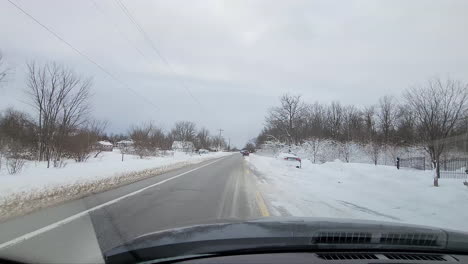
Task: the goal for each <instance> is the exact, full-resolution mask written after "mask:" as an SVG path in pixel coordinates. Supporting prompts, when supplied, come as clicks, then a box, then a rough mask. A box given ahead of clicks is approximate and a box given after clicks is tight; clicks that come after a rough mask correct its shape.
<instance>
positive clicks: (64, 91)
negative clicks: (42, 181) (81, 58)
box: [26, 62, 91, 167]
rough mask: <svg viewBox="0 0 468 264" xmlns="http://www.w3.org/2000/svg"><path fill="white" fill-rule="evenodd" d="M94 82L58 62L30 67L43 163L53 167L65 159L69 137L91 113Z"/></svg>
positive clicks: (33, 101) (29, 93) (31, 98)
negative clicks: (63, 156)
mask: <svg viewBox="0 0 468 264" xmlns="http://www.w3.org/2000/svg"><path fill="white" fill-rule="evenodd" d="M90 87H91V80H90V79H85V78H83V77H80V76H78V75H77V74H75V73H74V72H73V71H71V70H70V69H67V68H65V67H63V66H59V65H57V64H55V63H49V64H44V65H39V66H38V65H36V63H34V62H31V63H29V64H28V89H27V90H26V92H27V94H28V95H29V97H30V100H31V104H32V106H33V107H34V108H35V110H36V115H37V127H38V150H39V152H38V153H39V156H38V159H39V160H46V161H47V167H50V161H51V159H54V163H55V164H58V163H57V161H59V160H60V159H61V155H62V153H63V147H64V145H63V143H64V140H65V139H66V136H67V135H68V134H69V133H70V132H71V131H73V130H74V129H76V128H77V127H78V126H80V125H81V124H82V123H83V122H84V120H85V117H86V114H87V113H88V110H89V107H88V99H89V97H90Z"/></svg>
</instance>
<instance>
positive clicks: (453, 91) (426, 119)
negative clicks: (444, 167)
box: [405, 78, 468, 186]
mask: <svg viewBox="0 0 468 264" xmlns="http://www.w3.org/2000/svg"><path fill="white" fill-rule="evenodd" d="M405 98H406V102H407V104H408V108H410V109H411V111H412V112H413V114H414V117H415V119H416V120H415V121H416V124H417V126H418V132H419V137H420V138H421V140H422V141H423V143H424V144H425V149H426V151H427V152H428V153H429V155H430V156H431V159H432V160H433V162H434V165H435V169H436V173H435V175H436V176H435V177H434V186H438V185H439V181H438V178H439V177H440V168H439V165H440V156H441V154H442V153H443V152H444V148H445V141H444V140H443V139H445V138H447V137H449V136H450V134H451V132H452V131H453V129H454V128H455V126H456V125H457V123H458V122H459V121H460V120H461V118H462V117H463V116H465V115H466V111H467V102H468V87H467V85H466V84H463V83H461V82H460V81H456V80H451V79H446V80H441V79H439V78H436V79H432V80H429V81H428V82H427V84H426V85H424V86H419V87H413V88H410V89H408V90H407V91H406V93H405Z"/></svg>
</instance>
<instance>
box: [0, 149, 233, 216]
mask: <svg viewBox="0 0 468 264" xmlns="http://www.w3.org/2000/svg"><path fill="white" fill-rule="evenodd" d="M230 154H231V153H226V152H215V153H209V154H203V155H195V154H194V155H188V154H185V153H175V154H174V155H173V156H163V157H148V158H144V159H140V158H138V157H136V156H133V155H126V156H125V159H124V161H123V162H122V161H121V155H120V153H119V152H118V151H113V152H102V153H101V154H100V156H99V157H98V158H90V159H89V160H88V161H87V162H82V163H75V162H73V161H70V162H69V164H67V165H66V166H65V167H63V168H49V169H47V168H46V164H45V163H44V162H37V163H35V162H29V163H27V165H26V166H25V168H24V169H23V170H22V172H21V173H18V174H14V175H9V174H7V173H6V171H1V172H0V219H2V218H8V217H12V216H14V215H19V214H23V213H26V212H29V211H32V210H35V209H38V208H42V207H46V206H50V205H52V204H56V203H57V202H62V201H65V200H71V199H76V198H79V197H83V196H84V195H87V194H89V193H91V192H96V191H104V190H107V189H111V188H113V187H117V186H120V185H123V184H128V183H131V182H134V181H137V180H140V179H143V178H147V177H150V176H152V175H157V174H161V173H164V172H166V171H168V170H171V169H175V168H180V167H183V166H186V165H189V164H196V163H200V162H203V161H206V160H209V159H214V158H219V157H223V156H227V155H230Z"/></svg>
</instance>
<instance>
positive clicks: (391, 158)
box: [258, 139, 429, 166]
mask: <svg viewBox="0 0 468 264" xmlns="http://www.w3.org/2000/svg"><path fill="white" fill-rule="evenodd" d="M369 147H370V146H369V145H363V144H360V143H357V142H345V143H343V142H337V141H334V140H327V139H315V140H309V141H306V142H304V143H303V144H302V145H297V146H296V145H293V146H288V145H286V144H281V143H277V142H266V143H265V144H263V145H262V148H261V149H259V150H258V153H260V154H262V155H264V156H276V155H278V153H281V152H288V151H289V150H291V152H293V153H295V154H297V155H298V156H299V157H300V158H304V159H305V158H307V159H309V160H311V161H314V159H315V163H323V162H329V161H334V160H336V159H339V160H341V161H344V162H345V161H347V160H348V161H349V162H354V163H369V164H373V163H374V161H373V158H372V154H371V153H369ZM426 156H427V153H426V152H425V151H424V149H423V148H422V147H417V146H413V147H396V146H387V147H382V148H381V149H380V152H379V155H378V164H381V165H394V164H395V160H396V158H397V157H400V158H409V157H426ZM426 159H427V160H429V157H426ZM427 165H428V166H429V163H428V164H427Z"/></svg>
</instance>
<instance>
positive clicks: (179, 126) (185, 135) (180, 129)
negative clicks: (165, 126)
mask: <svg viewBox="0 0 468 264" xmlns="http://www.w3.org/2000/svg"><path fill="white" fill-rule="evenodd" d="M195 133H196V126H195V123H193V122H190V121H179V122H177V123H175V125H174V128H173V129H172V130H171V135H172V138H173V140H176V141H191V142H193V141H194V140H195Z"/></svg>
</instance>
